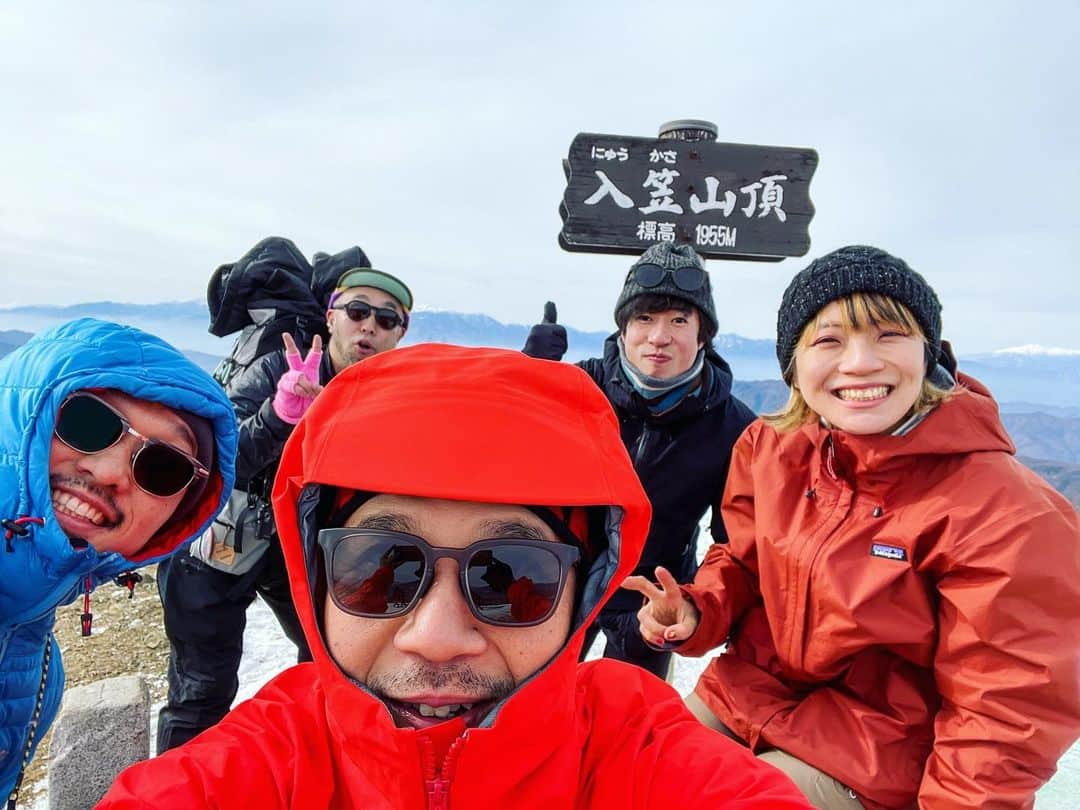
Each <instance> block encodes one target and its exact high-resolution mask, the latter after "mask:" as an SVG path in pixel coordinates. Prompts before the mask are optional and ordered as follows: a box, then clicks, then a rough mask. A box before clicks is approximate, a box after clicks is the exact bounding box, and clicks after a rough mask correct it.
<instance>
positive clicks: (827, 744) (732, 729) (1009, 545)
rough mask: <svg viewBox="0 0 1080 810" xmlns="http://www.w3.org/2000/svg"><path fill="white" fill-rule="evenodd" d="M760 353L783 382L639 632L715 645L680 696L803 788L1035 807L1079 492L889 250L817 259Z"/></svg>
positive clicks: (1072, 600)
mask: <svg viewBox="0 0 1080 810" xmlns="http://www.w3.org/2000/svg"><path fill="white" fill-rule="evenodd" d="M777 356H778V358H779V360H780V367H781V369H782V370H783V375H784V379H785V381H786V382H787V383H788V385H789V386H790V396H789V400H788V403H787V406H786V407H785V408H784V409H783V410H782V411H781V412H780V413H777V414H773V415H770V416H767V417H765V418H763V419H759V420H758V421H757V422H755V423H754V424H752V425H751V426H750V427H749V428H748V429H747V430H746V432H745V433H744V434H743V435H742V437H741V438H740V440H739V442H738V443H737V444H736V446H735V450H734V453H733V455H732V461H731V471H730V473H729V476H728V483H727V487H726V489H725V492H724V498H723V518H724V524H725V525H726V526H727V529H728V535H729V538H730V542H728V543H726V544H715V545H713V547H712V548H711V549H710V550H709V552H708V554H707V556H706V558H705V562H704V564H703V565H702V566H701V570H700V571H699V572H698V575H697V577H696V579H695V580H694V583H693V584H692V585H689V586H684V587H683V588H681V589H680V588H679V586H678V585H677V584H676V583H675V582H674V580H673V579H672V578H671V577H670V576H669V575H668V573H667V572H666V571H664V570H663V569H657V579H658V583H659V584H658V585H654V584H652V583H650V582H648V581H647V580H645V579H644V578H641V577H634V578H631V579H630V580H628V583H627V584H628V586H629V587H631V588H633V589H634V590H639V591H641V592H642V593H643V594H644V595H645V596H646V603H645V606H644V607H643V608H642V609H641V612H640V613H639V619H640V622H641V632H642V635H643V636H644V638H645V639H646V641H648V642H650V643H652V644H655V645H662V646H667V647H674V648H675V649H676V650H677V651H678V652H679V653H680V654H682V655H702V654H704V653H706V652H708V651H709V650H712V649H713V648H715V647H717V646H719V645H721V644H723V643H724V642H727V647H726V649H725V650H724V652H723V654H721V655H719V656H718V657H717V658H715V659H714V660H713V661H712V662H711V664H710V665H709V667H708V669H707V670H706V671H705V673H704V674H703V675H702V677H701V679H700V681H699V682H698V685H697V688H696V690H695V692H694V693H693V694H692V695H691V696H690V697H688V698H687V702H688V704H689V705H690V707H691V709H692V710H693V711H694V712H695V714H697V715H698V717H699V718H700V719H701V720H702V721H703V722H704V723H706V724H707V725H710V726H712V727H713V728H716V729H718V730H719V731H721V732H723V733H725V734H727V735H729V736H731V737H733V738H735V739H737V740H740V741H742V742H743V743H744V744H746V745H748V746H750V747H751V748H752V749H753V750H754V751H755V752H757V753H758V754H759V756H761V757H762V758H763V759H768V760H770V761H772V762H773V763H774V764H776V765H778V766H779V767H780V768H781V769H783V770H785V771H786V772H787V773H788V774H789V775H790V776H792V777H793V779H794V780H795V781H796V783H797V784H799V786H800V788H802V789H803V791H804V792H805V793H806V794H807V796H808V797H809V798H810V799H811V801H812V802H813V803H814V804H815V805H816V806H819V807H859V806H863V807H869V808H891V807H912V806H916V805H918V806H919V807H926V808H935V810H936V809H937V808H971V807H987V806H991V805H992V806H993V807H1010V808H1012V807H1017V808H1020V807H1031V806H1032V805H1033V802H1034V793H1035V791H1036V789H1037V788H1038V787H1039V786H1040V785H1041V784H1043V783H1044V782H1045V781H1047V780H1048V779H1049V778H1050V776H1051V775H1052V774H1053V773H1054V769H1055V766H1056V763H1057V760H1058V758H1059V757H1060V756H1061V754H1062V753H1063V752H1064V751H1065V750H1066V749H1067V748H1068V747H1069V746H1070V745H1071V744H1072V743H1073V742H1074V741H1075V740H1076V739H1077V737H1078V736H1080V647H1078V642H1077V639H1078V638H1080V542H1078V540H1080V523H1078V519H1077V513H1076V510H1075V509H1074V508H1073V507H1072V506H1071V505H1070V504H1069V503H1068V502H1067V501H1066V500H1065V499H1064V498H1063V497H1061V496H1060V495H1059V494H1058V493H1056V492H1055V491H1054V490H1052V489H1051V488H1050V487H1049V486H1048V485H1047V484H1046V483H1045V482H1044V481H1042V480H1041V479H1040V478H1038V477H1037V476H1036V475H1034V474H1033V473H1032V472H1031V471H1030V470H1028V469H1027V468H1026V467H1024V466H1023V465H1022V464H1020V463H1019V462H1018V461H1017V460H1016V459H1015V457H1014V453H1015V448H1014V447H1013V445H1012V442H1011V441H1010V440H1009V437H1008V436H1007V435H1006V433H1005V429H1004V428H1003V427H1002V424H1001V421H1000V419H999V417H998V411H997V405H996V404H995V402H994V400H993V399H992V398H991V396H990V394H989V392H988V391H987V390H986V389H985V388H984V387H983V386H982V385H981V384H979V383H978V382H977V381H976V380H973V379H972V378H970V377H967V376H965V375H963V374H955V371H953V372H952V373H950V372H949V371H948V370H947V369H945V368H943V367H942V366H941V365H940V364H939V360H940V361H946V360H951V355H950V354H949V352H948V351H947V350H946V351H944V352H943V351H942V344H941V305H940V303H939V301H938V299H937V296H936V295H935V293H934V291H933V290H932V289H931V288H930V287H929V285H927V283H926V281H925V280H924V279H923V278H922V276H920V275H919V274H918V273H915V272H914V271H912V270H911V269H910V268H909V267H908V266H907V264H905V263H904V262H903V261H901V260H900V259H897V258H896V257H894V256H891V255H889V254H888V253H885V252H884V251H881V250H878V249H876V248H871V247H863V246H851V247H846V248H841V249H840V250H837V251H835V252H833V253H830V254H828V255H826V256H824V257H822V258H820V259H818V260H816V261H814V262H813V263H811V264H810V266H809V267H807V268H806V269H805V270H803V271H802V272H801V273H799V274H798V275H796V277H795V278H794V280H793V281H792V283H791V285H790V286H789V287H788V289H787V291H786V292H785V294H784V298H783V302H782V303H781V307H780V311H779V316H778V319H777ZM946 365H952V366H953V368H954V369H955V365H954V364H953V363H948V362H946ZM954 374H955V378H954Z"/></svg>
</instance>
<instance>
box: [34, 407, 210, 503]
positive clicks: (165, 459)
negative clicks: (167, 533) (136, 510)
mask: <svg viewBox="0 0 1080 810" xmlns="http://www.w3.org/2000/svg"><path fill="white" fill-rule="evenodd" d="M54 432H55V433H56V438H58V439H59V440H60V441H62V442H63V443H64V444H66V445H67V446H68V447H70V448H71V449H72V450H77V451H79V452H80V453H88V454H93V453H100V452H101V451H103V450H108V449H109V448H110V447H112V446H113V445H115V444H116V443H117V442H119V441H120V440H121V439H122V438H124V436H125V434H129V433H130V434H131V435H132V436H134V437H135V438H136V439H138V440H139V441H141V442H142V444H140V445H139V448H138V449H137V450H136V451H135V452H134V453H132V454H131V477H132V479H134V481H135V485H136V486H138V488H139V489H141V490H142V491H143V492H145V493H146V494H148V495H154V496H156V497H158V498H168V497H169V496H170V495H175V494H176V493H178V492H180V491H181V490H183V489H184V488H185V487H186V486H187V485H188V484H190V483H191V482H192V481H194V480H195V479H196V478H207V477H208V476H209V475H210V471H209V470H208V469H207V468H206V467H205V466H204V465H203V464H202V463H201V462H200V461H199V460H198V459H197V458H194V457H193V456H190V455H188V454H187V453H185V452H184V451H183V450H180V449H179V448H177V447H173V446H172V445H171V444H168V443H167V442H162V441H158V440H157V439H150V438H147V437H146V436H143V435H142V434H141V433H139V431H137V430H135V428H133V427H132V426H131V425H130V424H129V423H128V421H127V420H126V419H125V418H124V417H123V416H122V415H121V414H120V412H119V411H117V410H116V409H115V408H113V406H112V405H110V404H109V403H107V402H106V401H105V400H103V399H101V398H100V397H97V396H94V395H93V394H91V393H88V392H86V391H79V392H76V393H74V394H72V395H71V396H69V397H68V398H67V399H65V400H64V402H63V404H62V405H61V406H60V413H59V414H58V415H57V417H56V428H55V430H54Z"/></svg>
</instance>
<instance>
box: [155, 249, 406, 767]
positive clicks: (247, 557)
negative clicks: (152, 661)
mask: <svg viewBox="0 0 1080 810" xmlns="http://www.w3.org/2000/svg"><path fill="white" fill-rule="evenodd" d="M412 308H413V296H412V292H411V291H410V290H409V288H408V286H407V285H406V284H405V283H404V282H403V281H401V280H400V279H398V278H396V277H395V276H392V275H390V274H389V273H385V272H383V271H381V270H376V269H374V268H371V267H353V268H350V269H347V270H345V272H343V273H342V274H341V276H340V277H339V279H338V283H337V286H336V288H335V289H334V292H333V293H332V294H331V296H330V300H329V301H328V302H327V308H326V326H327V330H328V332H329V336H330V337H329V341H328V346H327V349H328V351H326V352H324V351H323V344H322V338H321V337H319V336H316V337H315V339H314V340H313V341H312V344H311V347H310V350H309V351H308V352H307V354H306V356H305V355H302V354H301V352H300V349H299V348H298V347H297V345H296V343H295V341H294V340H293V338H292V336H291V335H289V334H288V333H286V334H284V335H283V336H282V337H283V339H284V343H285V347H284V350H283V351H280V352H271V353H270V354H267V355H265V356H264V357H262V358H260V359H259V360H257V361H256V362H254V363H253V364H252V365H251V366H249V367H248V368H247V369H245V370H244V372H243V373H241V374H240V375H238V376H237V377H236V378H235V379H233V380H230V382H229V384H228V388H227V391H228V394H229V399H230V400H232V403H233V406H234V408H235V409H236V415H237V418H238V419H239V422H240V440H239V447H238V451H237V459H236V487H237V491H238V492H239V493H240V495H239V497H240V499H241V502H243V498H244V495H245V494H246V493H264V492H265V493H266V494H269V491H270V484H271V482H272V481H273V479H274V474H275V472H276V471H277V463H278V459H279V458H280V457H281V451H282V448H283V447H284V446H285V440H286V439H288V438H289V435H290V434H291V433H292V430H293V426H294V425H295V424H296V423H297V422H299V421H300V417H301V416H302V415H303V414H304V412H305V411H306V410H307V409H308V407H309V406H310V405H311V403H312V402H313V401H314V400H315V398H316V397H317V396H318V395H319V393H320V392H321V391H322V388H323V386H324V385H326V384H327V383H328V382H329V381H330V380H331V378H333V377H334V376H335V375H336V374H339V373H340V372H342V371H344V370H345V369H346V368H348V367H349V366H351V365H353V364H354V363H358V362H360V361H361V360H364V359H366V358H368V357H372V356H374V355H376V354H380V353H382V352H385V351H388V350H390V349H393V348H395V347H396V346H397V345H398V342H399V341H400V340H401V338H402V337H403V336H404V334H405V331H406V330H407V329H408V326H409V313H410V312H411V311H412ZM248 498H249V500H248V501H247V503H249V504H252V507H253V508H249V509H247V510H241V516H242V518H243V519H242V520H238V521H237V523H238V525H237V526H236V527H235V529H233V528H232V527H223V526H222V525H221V524H220V523H219V524H215V526H214V527H212V529H211V530H210V531H208V532H207V533H206V534H205V535H203V537H202V538H201V540H199V541H196V543H194V544H193V545H192V548H191V553H190V555H181V556H180V557H178V558H176V559H175V560H174V561H172V562H171V563H170V564H169V565H167V566H165V567H164V571H159V575H158V580H159V587H160V589H161V601H162V605H163V606H164V609H165V632H166V634H167V635H168V637H169V642H170V650H169V695H168V701H167V702H166V704H165V706H164V707H163V708H162V710H161V713H160V716H159V722H158V737H157V745H158V752H159V753H161V752H164V751H166V750H168V749H170V748H175V747H176V746H178V745H181V744H183V743H185V742H187V741H188V740H190V739H191V738H192V737H194V736H196V735H197V734H199V733H201V732H202V731H204V730H205V729H207V728H209V727H210V726H212V725H214V724H216V723H217V722H218V721H219V720H220V719H221V718H222V717H224V716H225V714H226V713H227V712H228V711H229V707H230V706H231V705H232V702H233V700H234V699H235V697H236V692H237V689H238V686H239V682H238V679H237V670H238V668H239V666H240V657H241V654H242V652H243V635H244V625H245V617H246V611H247V608H248V606H249V605H250V604H251V603H252V602H253V601H254V599H255V596H256V595H258V596H261V597H262V599H263V601H265V602H266V604H267V605H269V607H270V609H271V610H273V611H274V614H275V615H276V617H277V619H278V622H279V623H280V624H281V626H282V629H283V630H284V631H285V635H286V636H288V637H289V639H290V640H291V641H292V642H293V643H295V644H296V646H297V650H298V655H297V659H298V660H299V661H309V660H311V654H310V652H309V651H308V647H307V643H306V642H305V641H304V636H303V633H302V632H301V630H300V625H299V621H298V619H297V616H296V610H295V608H294V607H293V603H292V597H291V595H290V593H289V585H288V579H287V577H286V573H285V563H284V560H283V558H282V554H281V549H280V546H279V543H278V537H277V533H276V529H275V527H274V525H273V519H272V516H271V515H270V514H269V509H268V508H267V509H266V510H265V511H263V510H259V509H258V505H257V504H254V503H253V501H254V500H255V498H254V497H253V496H248ZM259 500H260V501H261V499H259ZM241 541H242V542H241Z"/></svg>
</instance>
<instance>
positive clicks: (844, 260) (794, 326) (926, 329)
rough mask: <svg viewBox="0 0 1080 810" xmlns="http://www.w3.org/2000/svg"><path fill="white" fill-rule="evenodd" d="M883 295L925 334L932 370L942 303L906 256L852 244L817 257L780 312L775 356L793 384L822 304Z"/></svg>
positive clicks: (797, 280)
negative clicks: (798, 356) (805, 336)
mask: <svg viewBox="0 0 1080 810" xmlns="http://www.w3.org/2000/svg"><path fill="white" fill-rule="evenodd" d="M857 292H863V293H880V294H882V295H887V296H889V298H892V299H893V300H895V301H899V302H900V303H901V304H903V305H904V306H905V307H907V308H908V309H909V310H911V314H912V315H914V316H915V320H916V321H917V322H918V324H919V326H920V327H921V328H922V330H923V333H924V334H925V335H926V343H927V347H928V351H927V369H928V370H929V369H932V368H933V366H934V362H935V360H936V358H937V356H938V353H939V351H940V349H941V302H940V301H938V297H937V295H935V294H934V291H933V289H932V288H931V287H930V285H929V284H927V283H926V279H924V278H923V277H922V276H920V275H919V274H918V273H916V272H915V271H914V270H912V269H911V268H910V267H908V266H907V264H906V263H905V262H904V260H903V259H898V258H896V257H895V256H893V255H890V254H889V253H886V252H885V251H884V250H880V249H878V248H875V247H869V246H867V245H848V246H847V247H842V248H840V249H839V250H834V251H833V252H832V253H826V254H825V255H824V256H822V257H821V258H818V259H815V260H814V261H812V262H811V263H810V265H809V266H808V267H807V268H806V269H805V270H803V271H802V272H800V273H798V274H796V276H795V278H793V279H792V280H791V283H790V284H789V285H788V288H787V289H786V290H785V291H784V297H783V299H782V300H781V301H780V310H779V312H777V315H776V359H777V360H779V361H780V373H781V374H782V375H783V376H784V381H785V382H787V383H788V384H789V385H790V384H791V370H790V367H791V360H792V358H793V357H794V356H795V347H796V345H797V344H798V342H799V336H800V335H801V334H802V331H803V329H804V328H805V327H806V324H807V323H809V322H810V319H811V318H813V317H814V316H815V315H817V313H818V312H820V311H821V309H822V308H823V307H825V306H826V305H827V304H829V303H831V302H832V301H835V300H837V299H838V298H843V297H844V296H847V295H851V294H852V293H857Z"/></svg>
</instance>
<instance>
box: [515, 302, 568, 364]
mask: <svg viewBox="0 0 1080 810" xmlns="http://www.w3.org/2000/svg"><path fill="white" fill-rule="evenodd" d="M557 318H558V316H557V315H556V313H555V302H554V301H548V302H547V303H546V304H544V320H542V321H541V322H540V323H538V324H536V326H534V327H533V328H532V329H530V330H529V336H528V337H527V338H526V339H525V348H524V349H522V351H523V352H524V353H525V354H527V355H529V357H535V358H537V359H538V360H562V358H563V355H564V354H566V346H567V343H566V328H565V327H563V326H560V325H559V324H557V323H555V321H556V320H557Z"/></svg>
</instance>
